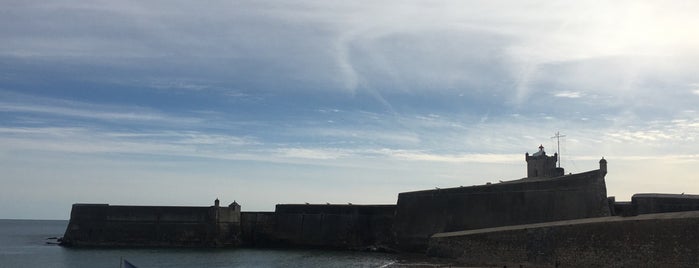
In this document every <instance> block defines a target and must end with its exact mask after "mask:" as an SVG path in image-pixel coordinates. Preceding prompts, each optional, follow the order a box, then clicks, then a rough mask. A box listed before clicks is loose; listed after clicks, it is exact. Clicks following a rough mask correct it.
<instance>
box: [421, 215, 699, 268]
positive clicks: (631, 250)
mask: <svg viewBox="0 0 699 268" xmlns="http://www.w3.org/2000/svg"><path fill="white" fill-rule="evenodd" d="M696 241H699V211H692V212H675V213H662V214H646V215H640V216H634V217H602V218H594V219H581V220H571V221H563V222H551V223H541V224H531V225H521V226H508V227H500V228H489V229H482V230H472V231H463V232H454V233H440V234H436V235H434V236H433V237H432V238H431V239H430V246H429V249H428V251H427V253H428V254H429V255H430V256H436V257H444V258H452V259H457V260H458V261H459V262H460V263H461V264H463V265H465V266H499V267H504V266H507V267H698V266H699V243H696Z"/></svg>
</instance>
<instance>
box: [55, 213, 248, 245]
mask: <svg viewBox="0 0 699 268" xmlns="http://www.w3.org/2000/svg"><path fill="white" fill-rule="evenodd" d="M236 205H237V204H236ZM239 233H240V206H234V207H218V206H212V207H169V206H110V205H107V204H74V205H73V208H72V211H71V216H70V222H69V223H68V228H67V229H66V232H65V234H64V236H63V240H62V244H63V245H66V246H130V247H133V246H137V247H138V246H145V247H150V246H158V247H192V246H197V247H217V246H228V245H237V244H239Z"/></svg>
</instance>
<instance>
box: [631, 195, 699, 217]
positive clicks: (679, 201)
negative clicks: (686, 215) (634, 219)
mask: <svg viewBox="0 0 699 268" xmlns="http://www.w3.org/2000/svg"><path fill="white" fill-rule="evenodd" d="M631 206H632V207H633V209H634V211H635V213H636V214H649V213H664V212H679V211H690V210H699V195H688V194H687V195H686V194H635V195H633V196H632V197H631Z"/></svg>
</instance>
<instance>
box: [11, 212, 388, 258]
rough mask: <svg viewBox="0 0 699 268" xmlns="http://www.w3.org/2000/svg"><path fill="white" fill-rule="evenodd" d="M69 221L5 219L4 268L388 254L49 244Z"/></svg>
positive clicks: (383, 255) (363, 256)
mask: <svg viewBox="0 0 699 268" xmlns="http://www.w3.org/2000/svg"><path fill="white" fill-rule="evenodd" d="M67 225H68V221H48V220H0V267H66V268H67V267H70V268H73V267H105V268H116V267H120V263H121V259H122V258H124V259H126V260H128V261H129V262H130V263H132V264H134V265H136V266H138V267H139V268H143V267H386V266H392V264H395V263H396V262H401V261H400V260H398V259H399V256H397V255H395V254H387V253H368V252H353V251H326V250H296V249H294V250H290V249H241V248H232V249H165V248H157V249H140V248H136V249H121V248H119V249H113V248H110V249H75V248H65V247H61V246H58V245H54V244H47V242H52V241H54V242H55V240H49V239H48V238H51V237H60V236H62V235H63V233H64V232H65V229H66V226H67Z"/></svg>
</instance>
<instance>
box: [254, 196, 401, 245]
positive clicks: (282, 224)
mask: <svg viewBox="0 0 699 268" xmlns="http://www.w3.org/2000/svg"><path fill="white" fill-rule="evenodd" d="M394 213H395V205H336V204H327V205H326V204H299V205H295V204H285V205H277V206H276V209H275V212H274V213H269V212H244V213H243V214H242V219H243V221H242V237H243V241H244V244H245V245H248V246H278V247H288V246H292V247H297V246H301V247H324V248H339V249H376V248H386V247H390V246H391V245H392V244H393V241H392V235H391V227H392V226H393V218H394Z"/></svg>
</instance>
